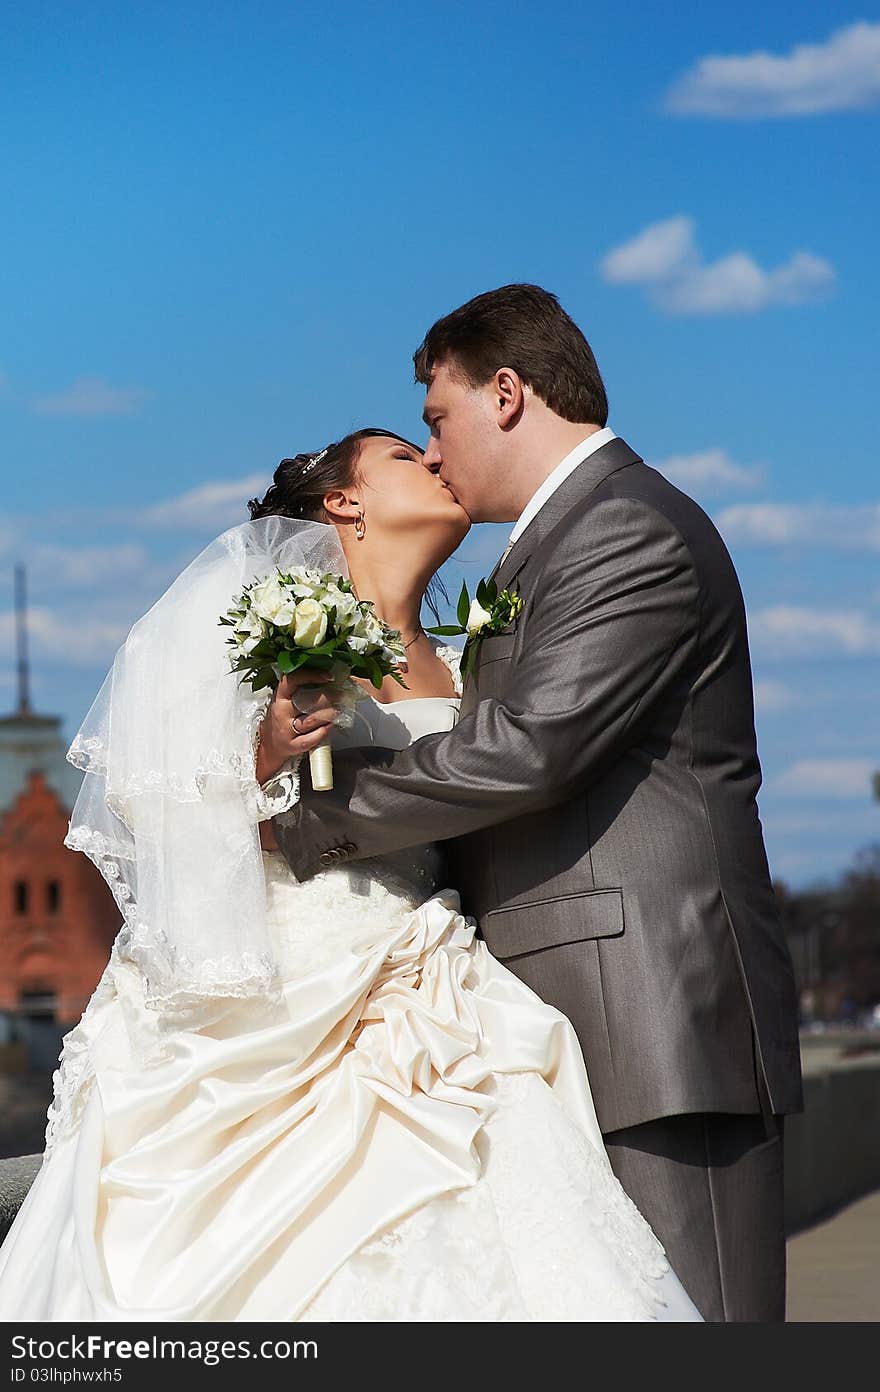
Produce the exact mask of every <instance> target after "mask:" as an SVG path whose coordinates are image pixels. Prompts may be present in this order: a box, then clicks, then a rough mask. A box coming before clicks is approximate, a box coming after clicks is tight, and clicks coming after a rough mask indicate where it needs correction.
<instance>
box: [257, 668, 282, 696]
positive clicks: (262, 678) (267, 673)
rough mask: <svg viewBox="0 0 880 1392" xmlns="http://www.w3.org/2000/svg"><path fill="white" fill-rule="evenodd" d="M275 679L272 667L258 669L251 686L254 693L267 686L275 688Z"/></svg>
mask: <svg viewBox="0 0 880 1392" xmlns="http://www.w3.org/2000/svg"><path fill="white" fill-rule="evenodd" d="M275 684H276V678H275V672H274V669H273V668H272V667H258V668H257V670H256V672H255V673H254V676H253V680H252V682H251V686H252V688H253V690H254V691H262V690H263V689H264V688H265V687H267V686H275Z"/></svg>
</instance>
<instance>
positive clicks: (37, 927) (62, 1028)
mask: <svg viewBox="0 0 880 1392" xmlns="http://www.w3.org/2000/svg"><path fill="white" fill-rule="evenodd" d="M22 592H23V577H22ZM21 608H22V611H23V604H22V606H21ZM23 618H24V616H23V612H21V613H20V626H19V698H18V710H17V711H16V713H15V714H14V715H8V716H5V717H3V718H2V719H0V1068H2V1067H3V1064H4V1060H6V1061H7V1066H11V1067H15V1066H18V1067H20V1066H21V1062H20V1060H21V1056H22V1049H21V1047H20V1041H23V1043H24V1045H25V1051H24V1052H25V1056H26V1058H27V1060H28V1061H29V1063H30V1065H31V1066H32V1067H34V1068H38V1069H51V1068H54V1067H55V1063H56V1060H57V1057H58V1050H59V1045H60V1040H61V1036H62V1035H63V1034H64V1033H65V1032H66V1031H67V1030H69V1029H70V1027H71V1026H72V1025H74V1024H76V1021H77V1020H78V1019H79V1017H80V1015H81V1014H82V1012H83V1009H84V1008H85V1006H86V1004H87V1002H88V999H89V997H90V995H91V994H92V991H93V990H94V989H95V986H96V985H97V984H98V980H99V978H100V976H101V973H102V971H103V970H104V966H105V965H106V962H107V958H108V956H109V954H110V947H111V945H112V943H113V939H114V938H115V936H116V933H117V932H118V929H119V926H120V923H121V917H120V914H119V910H118V909H117V907H116V904H115V902H114V900H113V896H112V894H111V893H110V890H109V888H108V887H107V885H106V884H105V882H104V880H103V879H102V878H101V876H100V874H99V873H98V871H97V870H96V869H95V867H94V866H93V865H92V864H91V862H90V861H88V860H87V859H86V857H85V856H84V855H82V854H81V853H80V852H79V851H71V850H68V849H67V847H66V846H65V845H64V844H63V842H64V837H65V835H66V833H67V826H68V821H69V816H70V809H71V808H72V806H73V803H74V800H75V797H76V793H77V791H78V789H79V783H80V774H79V772H78V771H77V770H76V769H75V768H73V766H72V765H71V764H69V763H68V762H67V760H66V758H65V755H66V749H67V745H66V743H65V741H64V740H63V739H62V737H61V722H60V720H59V719H57V717H55V716H51V715H37V714H36V713H35V712H33V711H32V710H31V708H30V700H29V694H28V670H27V659H26V655H25V653H24V623H23ZM17 1042H19V1043H18V1047H16V1043H17ZM8 1046H12V1047H11V1048H10V1047H8ZM16 1060H18V1063H17V1065H16Z"/></svg>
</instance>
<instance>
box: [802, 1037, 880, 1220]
mask: <svg viewBox="0 0 880 1392" xmlns="http://www.w3.org/2000/svg"><path fill="white" fill-rule="evenodd" d="M804 1100H805V1110H804V1111H803V1113H801V1114H800V1115H799V1116H791V1117H786V1119H785V1225H786V1230H787V1231H788V1232H789V1233H793V1232H798V1231H799V1230H800V1229H801V1228H805V1227H807V1226H808V1225H809V1224H811V1223H815V1222H816V1221H817V1220H818V1219H820V1218H822V1217H824V1216H826V1215H827V1214H829V1213H831V1212H833V1211H834V1210H835V1209H837V1208H841V1207H842V1206H843V1205H844V1204H848V1203H852V1201H853V1200H854V1199H858V1198H861V1196H862V1195H863V1194H868V1193H870V1192H871V1191H872V1190H874V1189H878V1188H880V1058H873V1059H871V1058H869V1059H864V1060H858V1061H853V1062H852V1063H847V1062H844V1061H839V1062H837V1063H835V1064H834V1065H833V1066H832V1067H830V1068H828V1069H827V1070H824V1071H816V1072H813V1071H807V1072H806V1074H805V1076H804Z"/></svg>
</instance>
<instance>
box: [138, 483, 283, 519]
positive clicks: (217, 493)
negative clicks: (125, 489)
mask: <svg viewBox="0 0 880 1392" xmlns="http://www.w3.org/2000/svg"><path fill="white" fill-rule="evenodd" d="M270 481H271V480H270V479H269V478H268V477H267V475H265V474H248V475H247V477H246V478H240V479H229V480H224V481H222V482H212V483H201V484H199V486H198V487H197V488H191V489H189V490H188V491H187V492H186V493H180V494H178V496H177V497H176V498H169V499H168V501H167V502H164V503H156V504H155V505H154V506H153V507H149V508H145V509H144V510H143V511H142V512H141V513H140V515H139V518H138V520H139V521H141V522H146V523H147V525H148V526H150V527H161V528H163V529H168V530H179V529H180V530H187V531H191V530H197V531H202V530H206V529H207V530H213V531H215V532H219V531H222V530H223V529H224V528H225V527H234V526H235V525H236V524H237V523H238V522H246V521H247V520H248V510H247V503H248V499H249V498H253V497H254V496H255V495H258V494H263V493H265V491H266V489H267V488H268V486H269V483H270Z"/></svg>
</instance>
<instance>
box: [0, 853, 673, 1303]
mask: <svg viewBox="0 0 880 1392" xmlns="http://www.w3.org/2000/svg"><path fill="white" fill-rule="evenodd" d="M265 863H266V873H267V887H268V891H269V907H270V918H271V923H272V925H273V932H274V934H275V936H276V945H277V948H278V951H279V954H280V956H281V958H282V960H283V962H284V964H285V988H284V993H283V999H282V1002H281V1004H280V1005H278V1006H269V1005H267V1004H266V1003H265V1002H261V1001H254V1000H246V1001H238V1002H232V1003H231V1004H230V1005H229V1007H228V1008H227V1009H224V1011H223V1012H221V1013H220V1014H219V1016H218V1018H217V1019H216V1020H215V1021H214V1022H213V1023H212V1024H211V1025H210V1026H209V1027H203V1028H202V1029H200V1030H198V1031H185V1030H181V1031H179V1032H178V1033H176V1034H175V1035H174V1036H172V1038H171V1043H170V1047H169V1049H168V1050H167V1051H166V1054H165V1056H164V1057H163V1058H162V1059H161V1061H158V1062H155V1063H153V1064H152V1065H151V1066H150V1067H148V1068H144V1067H142V1066H139V1064H138V1061H137V1060H138V1057H139V1055H138V1049H137V1042H138V1039H139V1038H143V1032H144V1031H149V1030H150V1029H151V1028H152V1027H153V1021H152V1019H151V1018H150V1016H151V1012H149V1011H148V1010H147V1009H146V1008H145V1007H144V1005H143V998H142V991H141V985H140V979H139V976H138V973H137V971H136V969H135V968H134V967H133V966H132V965H131V964H128V963H125V962H120V961H118V960H117V961H115V962H113V961H111V967H112V971H111V981H110V985H109V988H108V983H107V981H105V982H104V983H103V986H102V990H101V992H100V995H98V994H96V997H94V998H93V1001H92V1002H91V1003H90V1007H89V1009H88V1010H87V1011H86V1013H85V1015H84V1017H83V1020H82V1021H81V1022H80V1024H79V1025H78V1026H77V1027H76V1031H74V1034H75V1035H76V1040H75V1044H76V1047H77V1051H78V1057H81V1058H83V1059H87V1062H88V1067H87V1068H85V1069H83V1070H78V1076H77V1077H76V1078H75V1079H74V1081H73V1082H72V1083H71V1084H70V1086H71V1087H75V1088H76V1089H77V1094H78V1095H77V1098H76V1099H72V1098H62V1099H61V1101H62V1102H63V1103H64V1110H65V1114H66V1115H67V1116H68V1117H69V1118H70V1120H69V1121H68V1123H67V1124H66V1126H65V1127H64V1128H63V1129H61V1131H60V1132H59V1134H58V1135H57V1136H56V1138H55V1139H54V1142H53V1144H52V1145H51V1147H50V1148H49V1149H48V1150H47V1153H46V1154H45V1156H44V1160H43V1165H42V1167H41V1169H40V1171H39V1173H38V1175H37V1177H36V1179H35V1181H34V1183H33V1185H32V1187H31V1189H30V1191H29V1193H28V1196H27V1198H26V1200H25V1202H24V1204H23V1206H22V1208H21V1210H20V1211H19V1213H18V1215H17V1217H16V1220H15V1222H14V1224H13V1226H12V1228H11V1230H10V1233H9V1235H8V1236H7V1239H6V1241H5V1242H4V1244H3V1246H2V1248H0V1319H3V1320H7V1321H9V1320H36V1321H56V1320H57V1321H89V1320H92V1321H105V1320H108V1321H112V1320H142V1321H163V1322H164V1321H248V1320H250V1321H276V1320H281V1321H310V1320H322V1321H323V1320H329V1321H368V1320H369V1321H372V1320H387V1321H393V1320H401V1321H403V1320H405V1321H414V1320H424V1321H437V1320H450V1321H451V1320H466V1321H480V1320H482V1321H504V1320H510V1321H539V1320H540V1321H542V1322H543V1321H560V1320H568V1321H629V1320H676V1321H695V1320H699V1319H700V1315H699V1313H698V1312H697V1310H696V1308H695V1306H694V1305H693V1303H692V1302H691V1300H690V1298H689V1297H688V1296H687V1294H686V1293H685V1291H684V1289H683V1288H682V1286H681V1284H680V1282H679V1281H678V1279H677V1277H676V1276H675V1274H674V1273H673V1272H672V1270H671V1269H670V1267H669V1264H668V1262H667V1260H666V1258H665V1255H664V1253H663V1249H662V1247H661V1246H660V1244H659V1242H658V1241H657V1239H656V1237H655V1236H654V1234H653V1232H652V1231H651V1229H650V1228H649V1226H648V1224H647V1223H646V1222H645V1220H644V1219H643V1218H642V1217H641V1215H640V1214H639V1212H638V1211H637V1209H636V1208H635V1206H634V1205H633V1204H632V1202H631V1201H630V1200H629V1198H628V1197H627V1195H626V1194H625V1193H624V1192H623V1190H622V1188H621V1187H620V1185H619V1183H618V1181H617V1180H616V1178H615V1177H614V1174H613V1172H612V1170H611V1167H610V1164H609V1162H608V1158H607V1155H606V1153H605V1150H604V1146H603V1143H602V1137H601V1133H600V1131H599V1127H598V1123H597V1120H596V1114H595V1110H594V1107H593V1102H592V1097H591V1093H590V1086H589V1080H588V1077H587V1072H586V1068H585V1065H584V1060H583V1055H582V1053H581V1049H580V1045H579V1042H578V1039H577V1036H576V1035H575V1033H574V1030H573V1028H572V1026H571V1024H570V1022H569V1021H568V1019H567V1018H566V1017H565V1016H564V1015H562V1014H561V1013H560V1012H559V1011H557V1010H555V1009H554V1008H552V1007H551V1006H548V1005H546V1004H545V1003H544V1002H543V1001H541V1000H540V999H539V998H538V997H537V996H536V995H535V994H534V993H533V992H532V991H531V990H530V989H529V988H528V987H527V986H525V985H524V984H523V983H522V982H520V981H519V979H518V978H517V977H515V976H514V975H513V974H512V973H511V972H509V971H508V970H507V969H506V968H505V967H504V966H503V965H501V964H500V963H499V962H497V961H496V960H495V959H494V958H493V957H492V956H491V954H490V953H489V951H488V949H487V948H486V946H485V943H483V942H482V940H480V939H477V938H475V936H474V932H475V930H474V925H473V922H472V921H470V920H467V919H465V918H463V917H462V916H461V914H460V911H459V908H460V906H459V901H458V898H457V896H456V894H455V893H454V892H452V891H450V890H443V891H441V892H439V893H434V894H431V895H430V896H429V897H427V898H426V899H424V901H423V902H420V903H419V902H417V900H415V899H414V897H413V895H412V894H407V893H404V892H401V891H400V889H399V887H395V886H393V885H392V886H389V885H383V884H381V883H379V882H377V881H375V880H373V881H371V880H370V878H369V876H368V875H366V872H365V871H364V870H363V869H361V870H360V871H359V872H358V873H359V874H360V875H361V877H362V879H361V883H360V884H358V882H357V880H356V878H355V879H353V878H352V876H351V875H350V874H348V873H347V872H345V871H343V870H340V871H336V872H328V874H327V875H325V876H320V877H317V879H316V881H311V882H309V884H308V885H302V886H301V885H299V884H297V882H296V881H295V880H294V879H293V878H292V876H291V875H290V872H289V871H288V869H287V866H286V864H285V863H284V862H283V860H282V858H281V857H280V856H278V855H273V854H271V853H267V854H266V856H265ZM105 975H106V974H105ZM68 1039H70V1036H68ZM74 1101H75V1103H76V1105H73V1103H74Z"/></svg>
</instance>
